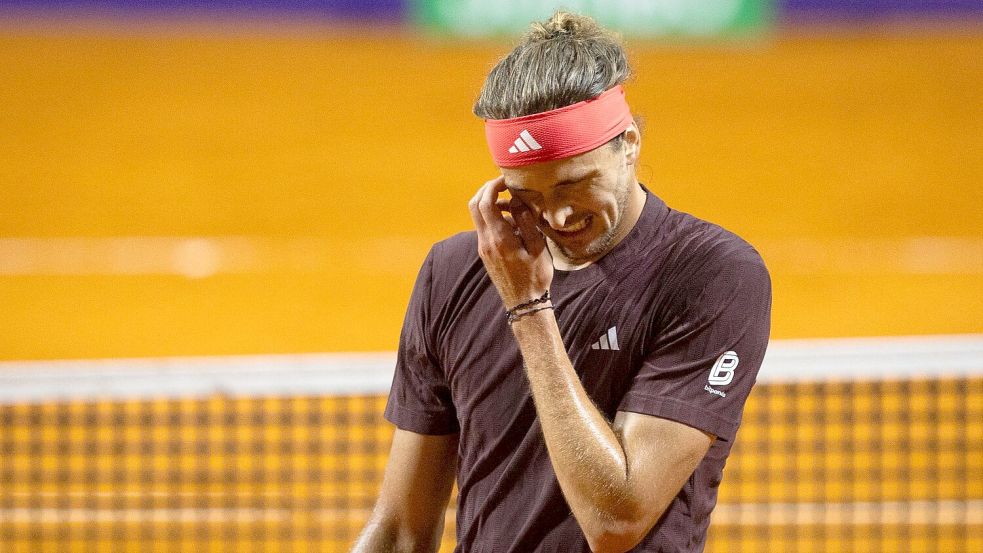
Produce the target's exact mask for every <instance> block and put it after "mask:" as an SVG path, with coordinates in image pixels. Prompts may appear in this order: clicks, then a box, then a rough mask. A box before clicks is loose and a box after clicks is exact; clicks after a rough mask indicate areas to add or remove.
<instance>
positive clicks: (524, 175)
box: [501, 146, 615, 192]
mask: <svg viewBox="0 0 983 553" xmlns="http://www.w3.org/2000/svg"><path fill="white" fill-rule="evenodd" d="M613 154H614V152H613V149H612V148H607V147H604V146H601V147H599V148H595V149H593V150H591V151H589V152H584V153H582V154H580V155H576V156H573V157H569V158H566V159H558V160H555V161H547V162H543V163H535V164H532V165H525V166H523V167H502V168H501V170H502V176H504V177H505V185H506V186H507V187H508V188H509V189H510V190H514V191H520V190H533V191H537V192H542V191H544V190H546V189H549V188H552V187H554V186H558V185H561V184H572V183H574V182H578V181H582V180H586V179H589V178H597V177H599V176H603V174H604V173H605V172H606V171H608V170H612V169H613V168H612V167H610V165H611V161H612V160H613V159H614V158H615V156H614V155H613Z"/></svg>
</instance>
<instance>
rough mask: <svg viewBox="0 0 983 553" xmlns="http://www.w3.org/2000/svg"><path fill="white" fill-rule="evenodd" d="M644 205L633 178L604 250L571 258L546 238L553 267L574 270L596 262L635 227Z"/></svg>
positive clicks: (642, 193) (639, 188) (643, 194)
mask: <svg viewBox="0 0 983 553" xmlns="http://www.w3.org/2000/svg"><path fill="white" fill-rule="evenodd" d="M633 180H634V179H633ZM644 207H645V191H644V190H642V187H641V185H639V184H638V181H637V180H635V181H634V185H633V186H631V187H630V188H629V193H628V202H627V205H626V206H625V211H624V213H622V215H621V221H618V226H617V230H616V231H615V233H614V235H613V236H612V237H611V241H610V242H609V243H608V245H607V247H606V248H605V249H604V251H602V252H600V253H598V254H596V255H594V256H592V257H590V258H587V259H571V258H568V257H567V256H565V255H564V254H563V252H562V251H560V248H559V247H557V245H556V244H554V243H553V241H552V240H547V246H548V247H549V249H550V254H551V255H552V256H553V268H555V269H559V270H561V271H576V270H578V269H583V268H584V267H588V266H590V265H592V264H593V263H596V262H597V260H599V259H601V258H602V257H604V256H605V255H607V254H608V252H610V251H611V250H613V249H614V248H615V247H616V246H617V245H618V244H620V243H621V241H622V240H624V239H625V238H626V237H627V236H628V233H630V232H631V229H633V228H635V225H636V224H638V219H639V218H640V217H641V216H642V209H643V208H644Z"/></svg>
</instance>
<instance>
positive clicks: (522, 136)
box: [509, 129, 543, 154]
mask: <svg viewBox="0 0 983 553" xmlns="http://www.w3.org/2000/svg"><path fill="white" fill-rule="evenodd" d="M542 149H543V147H542V146H540V145H539V142H536V139H535V138H533V137H532V135H531V134H529V131H527V130H526V129H522V132H520V133H519V138H516V139H515V143H514V145H513V146H512V147H511V148H509V153H510V154H517V153H519V152H528V151H529V150H542Z"/></svg>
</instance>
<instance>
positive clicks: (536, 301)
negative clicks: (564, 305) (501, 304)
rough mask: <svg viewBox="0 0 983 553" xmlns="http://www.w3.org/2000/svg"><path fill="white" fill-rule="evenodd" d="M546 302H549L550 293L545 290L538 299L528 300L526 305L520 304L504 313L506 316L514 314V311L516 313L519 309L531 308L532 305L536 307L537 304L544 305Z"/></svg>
mask: <svg viewBox="0 0 983 553" xmlns="http://www.w3.org/2000/svg"><path fill="white" fill-rule="evenodd" d="M548 301H550V291H549V290H547V291H546V292H545V293H544V294H543V295H542V296H539V297H538V298H536V299H534V300H529V301H527V302H526V303H520V304H519V305H517V306H515V307H513V308H512V309H507V310H506V311H505V313H506V314H510V313H515V312H516V311H518V310H520V309H525V308H527V307H532V306H534V305H537V304H540V303H546V302H548Z"/></svg>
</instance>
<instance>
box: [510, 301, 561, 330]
mask: <svg viewBox="0 0 983 553" xmlns="http://www.w3.org/2000/svg"><path fill="white" fill-rule="evenodd" d="M546 309H553V306H552V305H544V306H543V307H536V308H533V309H529V310H526V311H523V312H521V313H516V312H515V311H514V310H513V311H509V312H508V313H506V314H505V315H506V320H508V322H509V324H510V325H511V324H512V323H514V322H516V321H518V320H519V319H521V318H522V317H525V316H526V315H532V314H533V313H536V312H537V311H545V310H546Z"/></svg>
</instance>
